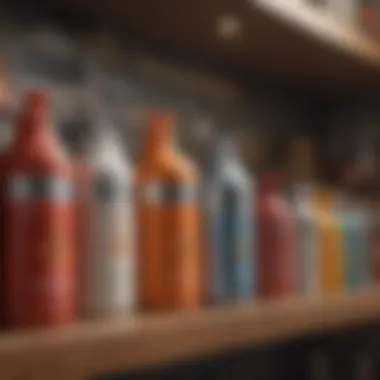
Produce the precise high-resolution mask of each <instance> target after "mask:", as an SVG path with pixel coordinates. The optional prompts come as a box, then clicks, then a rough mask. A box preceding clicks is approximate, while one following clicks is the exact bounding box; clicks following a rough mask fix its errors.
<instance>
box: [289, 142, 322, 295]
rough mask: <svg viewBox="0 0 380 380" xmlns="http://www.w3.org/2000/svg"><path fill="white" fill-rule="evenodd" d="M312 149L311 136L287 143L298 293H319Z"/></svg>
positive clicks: (313, 154) (313, 156) (313, 155)
mask: <svg viewBox="0 0 380 380" xmlns="http://www.w3.org/2000/svg"><path fill="white" fill-rule="evenodd" d="M314 158H315V153H314V146H313V143H312V140H311V139H310V138H308V137H298V138H296V139H295V140H294V141H293V142H292V145H291V151H290V162H289V164H290V165H289V166H290V167H289V169H290V170H289V177H290V178H291V180H292V186H291V191H290V194H291V202H292V205H293V214H294V218H295V227H296V251H297V257H298V280H299V290H300V292H301V293H302V294H307V295H316V294H319V293H320V283H319V276H318V255H317V251H318V247H317V236H316V230H317V229H316V214H315V210H314V206H313V204H312V199H313V192H314V188H315V184H314V176H315V167H316V165H315V159H314Z"/></svg>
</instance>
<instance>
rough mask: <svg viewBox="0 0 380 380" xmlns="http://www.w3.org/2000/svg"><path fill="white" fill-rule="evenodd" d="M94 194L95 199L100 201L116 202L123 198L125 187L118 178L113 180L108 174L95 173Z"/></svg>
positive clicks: (125, 195) (124, 196) (124, 197)
mask: <svg viewBox="0 0 380 380" xmlns="http://www.w3.org/2000/svg"><path fill="white" fill-rule="evenodd" d="M93 191H94V196H95V199H97V200H99V201H101V202H116V201H119V200H125V199H126V197H127V195H128V194H126V191H127V189H126V187H125V186H122V185H121V184H120V182H119V181H118V180H115V179H114V178H112V177H111V176H109V175H106V174H101V175H97V176H96V177H95V180H94V187H93Z"/></svg>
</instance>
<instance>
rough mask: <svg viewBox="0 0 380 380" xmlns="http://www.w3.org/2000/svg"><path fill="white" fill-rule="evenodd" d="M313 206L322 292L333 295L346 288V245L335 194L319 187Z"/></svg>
mask: <svg viewBox="0 0 380 380" xmlns="http://www.w3.org/2000/svg"><path fill="white" fill-rule="evenodd" d="M313 205H314V207H315V212H316V215H317V246H318V256H319V260H318V262H319V278H320V283H321V291H322V293H324V294H331V293H336V292H339V291H341V290H342V289H343V288H344V266H345V263H344V243H343V234H342V226H341V225H340V221H339V219H338V218H337V215H336V213H335V214H334V209H333V193H332V191H331V190H330V189H328V188H326V187H319V188H318V189H316V191H315V193H314V200H313Z"/></svg>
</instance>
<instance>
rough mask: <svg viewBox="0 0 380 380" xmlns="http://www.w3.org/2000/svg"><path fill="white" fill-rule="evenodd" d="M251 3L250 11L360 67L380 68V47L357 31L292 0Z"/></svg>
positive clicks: (253, 0)
mask: <svg viewBox="0 0 380 380" xmlns="http://www.w3.org/2000/svg"><path fill="white" fill-rule="evenodd" d="M251 3H252V5H253V7H254V8H256V9H258V10H261V11H263V12H264V13H266V14H268V15H270V16H272V17H275V18H276V19H277V20H279V21H282V22H285V23H288V24H289V25H290V26H292V27H293V28H294V29H295V30H299V31H300V32H301V33H306V34H309V35H310V36H312V37H314V38H316V39H318V40H319V41H320V42H322V43H326V44H328V45H331V46H332V47H333V48H336V49H339V50H340V51H341V52H343V53H346V54H349V55H351V56H352V57H353V58H357V59H358V60H360V61H362V62H363V63H366V64H368V65H375V66H378V65H380V43H379V42H377V41H376V40H375V39H374V38H372V37H371V36H369V35H367V34H366V33H365V31H361V30H359V28H355V27H354V26H351V25H346V24H344V23H343V22H339V21H338V20H336V19H334V18H333V17H332V16H328V15H326V14H324V13H322V12H320V11H318V10H317V9H314V8H313V7H312V6H308V5H306V4H304V3H300V2H299V1H296V0H289V1H284V0H251Z"/></svg>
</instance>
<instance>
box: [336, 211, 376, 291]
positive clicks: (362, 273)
mask: <svg viewBox="0 0 380 380" xmlns="http://www.w3.org/2000/svg"><path fill="white" fill-rule="evenodd" d="M338 216H339V220H340V223H341V228H342V232H343V246H344V256H345V260H344V261H345V276H344V279H345V285H346V288H347V289H348V290H355V289H358V288H360V287H363V286H365V285H367V284H368V283H369V282H370V247H369V244H370V241H369V228H370V225H369V223H370V221H369V213H368V211H367V210H366V208H365V207H363V206H362V205H351V206H349V207H346V208H345V209H341V210H339V211H338Z"/></svg>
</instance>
